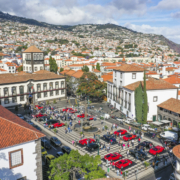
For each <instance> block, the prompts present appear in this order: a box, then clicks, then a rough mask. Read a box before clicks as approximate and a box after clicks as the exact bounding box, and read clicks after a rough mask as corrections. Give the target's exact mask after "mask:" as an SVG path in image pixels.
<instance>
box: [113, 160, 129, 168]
mask: <svg viewBox="0 0 180 180" xmlns="http://www.w3.org/2000/svg"><path fill="white" fill-rule="evenodd" d="M131 164H132V161H131V160H129V159H122V160H120V161H118V162H116V163H115V166H116V168H118V169H123V168H125V167H127V166H129V165H131Z"/></svg>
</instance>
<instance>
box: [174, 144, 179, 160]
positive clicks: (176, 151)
mask: <svg viewBox="0 0 180 180" xmlns="http://www.w3.org/2000/svg"><path fill="white" fill-rule="evenodd" d="M179 149H180V145H177V146H175V147H173V150H172V152H173V154H174V155H175V156H176V157H177V158H178V159H180V151H179Z"/></svg>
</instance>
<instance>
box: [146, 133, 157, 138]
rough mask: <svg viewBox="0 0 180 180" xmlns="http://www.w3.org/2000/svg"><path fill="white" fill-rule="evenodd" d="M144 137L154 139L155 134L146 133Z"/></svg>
mask: <svg viewBox="0 0 180 180" xmlns="http://www.w3.org/2000/svg"><path fill="white" fill-rule="evenodd" d="M144 135H145V136H147V137H149V138H152V139H154V138H155V137H156V134H155V133H154V132H148V133H144Z"/></svg>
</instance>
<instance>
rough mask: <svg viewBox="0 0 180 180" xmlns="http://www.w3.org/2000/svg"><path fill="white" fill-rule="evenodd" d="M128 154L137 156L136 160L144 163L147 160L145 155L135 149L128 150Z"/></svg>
mask: <svg viewBox="0 0 180 180" xmlns="http://www.w3.org/2000/svg"><path fill="white" fill-rule="evenodd" d="M129 154H131V155H132V156H134V157H136V154H137V155H138V159H140V160H141V161H144V160H145V159H146V158H147V153H145V152H143V151H141V150H137V149H130V151H129Z"/></svg>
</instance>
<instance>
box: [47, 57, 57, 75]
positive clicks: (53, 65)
mask: <svg viewBox="0 0 180 180" xmlns="http://www.w3.org/2000/svg"><path fill="white" fill-rule="evenodd" d="M49 65H50V71H51V72H55V73H57V70H58V66H57V64H56V61H55V59H54V58H52V57H51V56H50V58H49Z"/></svg>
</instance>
